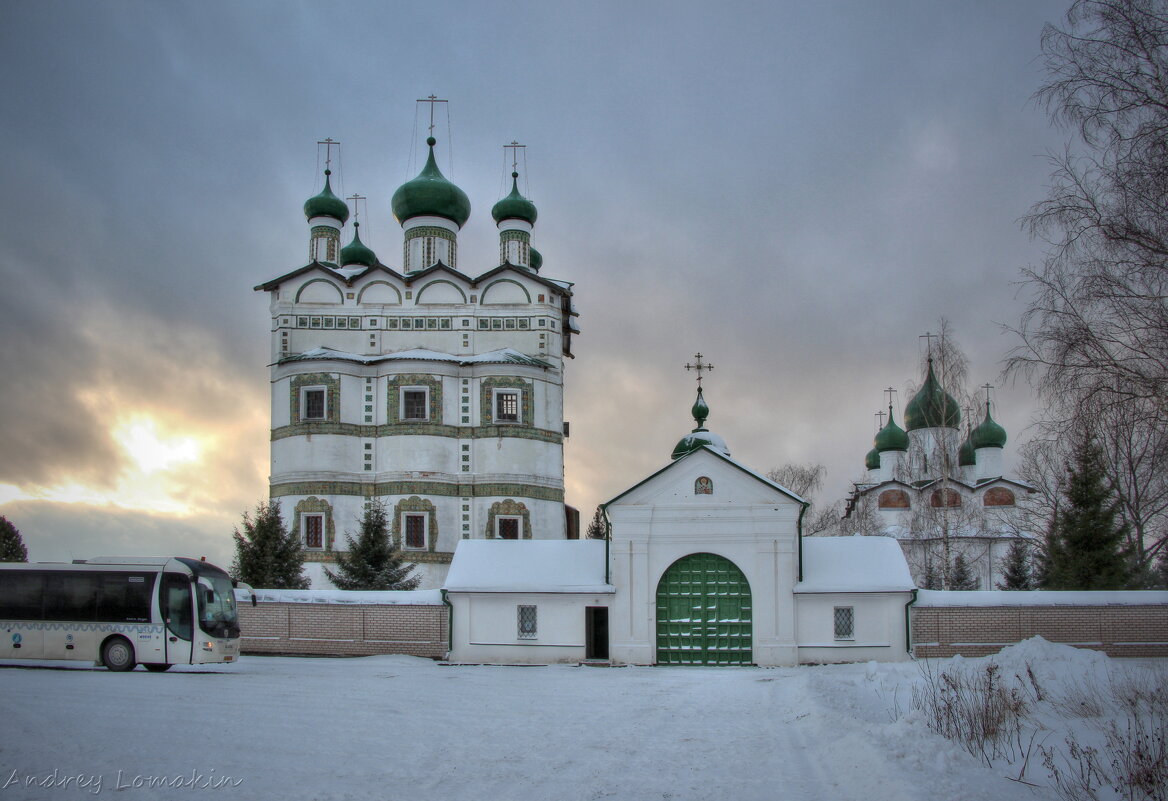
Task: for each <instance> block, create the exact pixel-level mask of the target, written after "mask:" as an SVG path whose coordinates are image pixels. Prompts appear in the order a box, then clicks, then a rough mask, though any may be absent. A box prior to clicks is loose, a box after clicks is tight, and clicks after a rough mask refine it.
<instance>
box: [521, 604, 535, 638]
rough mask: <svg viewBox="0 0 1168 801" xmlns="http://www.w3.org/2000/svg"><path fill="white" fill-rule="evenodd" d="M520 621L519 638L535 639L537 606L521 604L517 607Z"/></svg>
mask: <svg viewBox="0 0 1168 801" xmlns="http://www.w3.org/2000/svg"><path fill="white" fill-rule="evenodd" d="M516 610H517V614H518V621H519V639H521V640H534V639H535V633H536V615H535V612H536V607H535V606H526V605H523V604H520V605H519V606H517V607H516Z"/></svg>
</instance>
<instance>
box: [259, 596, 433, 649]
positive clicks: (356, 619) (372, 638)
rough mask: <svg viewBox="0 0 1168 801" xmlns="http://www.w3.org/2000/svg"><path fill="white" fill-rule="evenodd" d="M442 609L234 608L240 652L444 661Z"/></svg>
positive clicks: (400, 606) (341, 606)
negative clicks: (397, 656) (390, 656)
mask: <svg viewBox="0 0 1168 801" xmlns="http://www.w3.org/2000/svg"><path fill="white" fill-rule="evenodd" d="M448 612H449V610H448V608H447V607H446V606H444V605H441V604H438V605H425V606H423V605H407V604H392V605H391V604H301V603H265V602H262V601H261V602H260V603H259V604H258V605H257V606H254V607H253V606H252V605H251V604H248V603H241V604H240V605H239V625H240V628H241V629H242V635H241V645H242V650H243V653H245V654H314V655H321V656H368V655H370V654H408V655H410V656H423V657H430V658H431V659H443V658H445V657H446V650H447V645H448V641H447V637H448V632H449V631H450V629H449V626H450V620H449V615H448Z"/></svg>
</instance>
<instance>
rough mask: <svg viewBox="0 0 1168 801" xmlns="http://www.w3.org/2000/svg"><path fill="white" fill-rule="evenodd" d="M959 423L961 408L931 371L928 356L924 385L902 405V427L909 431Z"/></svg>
mask: <svg viewBox="0 0 1168 801" xmlns="http://www.w3.org/2000/svg"><path fill="white" fill-rule="evenodd" d="M960 425H961V410H960V409H959V408H957V401H956V400H954V399H953V396H952V395H950V394H949V393H948V392H946V391H945V388H944V387H942V386H941V382H940V381H938V380H937V376H936V375H934V373H933V359H932V357H929V372H928V374H927V375H926V376H925V383H924V386H922V387H921V389H920V391H919V392H918V393H917V394H916V395H914V396H913V399H912V400H910V401H909V402H908V405H907V406H905V407H904V427H905V428H906V429H908V430H909V431H916V430H917V429H920V428H957V427H958V426H960Z"/></svg>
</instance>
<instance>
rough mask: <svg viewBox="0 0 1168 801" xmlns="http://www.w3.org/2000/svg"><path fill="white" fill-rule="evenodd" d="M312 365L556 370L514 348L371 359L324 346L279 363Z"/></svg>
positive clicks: (405, 352)
mask: <svg viewBox="0 0 1168 801" xmlns="http://www.w3.org/2000/svg"><path fill="white" fill-rule="evenodd" d="M310 361H342V362H355V363H357V364H381V363H382V362H393V361H419V362H449V363H450V364H458V365H471V364H522V365H526V366H528V367H539V368H542V369H545V370H546V369H550V368H551V366H552V365H551V364H549V363H548V362H545V361H543V360H541V359H536V358H534V357H532V356H525V355H524V354H522V353H520V352H519V351H517V350H515V349H513V348H502V349H500V350H492V351H489V352H487V353H480V354H479V355H477V356H455V355H453V354H450V353H443V352H441V351H437V350H426V349H425V348H411V349H410V350H399V351H397V352H396V353H381V354H375V355H372V356H367V355H363V354H360V353H349V352H347V351H343V350H334V349H333V348H326V347H324V346H323V345H322V346H320V347H317V348H313V349H312V350H306V351H304V353H298V354H296V355H294V356H286V357H284V358H283V359H281V360H280V361H279V364H289V363H291V362H310Z"/></svg>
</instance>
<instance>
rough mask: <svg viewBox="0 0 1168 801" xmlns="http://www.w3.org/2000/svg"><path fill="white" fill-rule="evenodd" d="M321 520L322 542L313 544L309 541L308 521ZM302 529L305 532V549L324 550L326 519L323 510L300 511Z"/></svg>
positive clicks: (320, 532)
mask: <svg viewBox="0 0 1168 801" xmlns="http://www.w3.org/2000/svg"><path fill="white" fill-rule="evenodd" d="M309 520H317V521H320V531H319V532H318V533H319V535H320V544H319V545H312V544H310V542H309V539H308V537H309V531H308V521H309ZM300 530H301V531H303V532H304V550H306V551H323V550H324V545H325V519H324V513H323V512H301V513H300Z"/></svg>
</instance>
